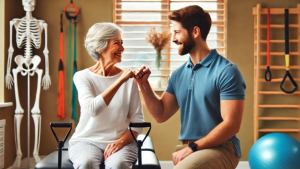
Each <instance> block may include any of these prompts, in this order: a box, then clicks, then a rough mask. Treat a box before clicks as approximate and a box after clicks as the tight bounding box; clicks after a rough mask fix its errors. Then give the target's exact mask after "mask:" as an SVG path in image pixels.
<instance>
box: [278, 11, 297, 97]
mask: <svg viewBox="0 0 300 169" xmlns="http://www.w3.org/2000/svg"><path fill="white" fill-rule="evenodd" d="M284 18H285V20H284V28H285V29H284V30H285V66H286V73H285V75H284V77H283V80H282V82H281V84H280V88H281V90H282V91H284V92H285V93H294V92H295V91H296V90H297V88H298V85H297V83H296V82H295V81H294V79H293V77H292V75H291V74H290V72H289V69H290V68H289V66H290V65H289V64H290V55H289V9H285V10H284ZM287 76H288V77H289V78H290V80H291V82H292V83H293V85H294V89H293V90H292V91H286V90H285V89H283V87H282V86H283V84H284V82H285V79H286V77H287Z"/></svg>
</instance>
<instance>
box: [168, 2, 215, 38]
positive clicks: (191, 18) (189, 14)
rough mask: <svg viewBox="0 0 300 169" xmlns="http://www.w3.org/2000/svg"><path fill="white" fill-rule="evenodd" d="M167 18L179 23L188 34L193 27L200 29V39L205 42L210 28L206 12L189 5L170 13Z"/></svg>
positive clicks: (198, 7) (209, 20)
mask: <svg viewBox="0 0 300 169" xmlns="http://www.w3.org/2000/svg"><path fill="white" fill-rule="evenodd" d="M168 18H169V19H170V20H173V21H177V22H180V23H181V25H182V27H183V28H184V29H186V30H187V31H188V33H189V34H190V33H191V32H192V31H193V29H194V27H195V26H198V27H199V28H200V32H201V38H202V39H203V40H206V38H207V35H208V33H209V30H210V27H211V18H210V15H209V13H208V12H205V11H204V10H203V9H202V8H201V7H200V6H197V5H191V6H187V7H184V8H181V9H178V10H175V11H173V12H170V13H169V15H168Z"/></svg>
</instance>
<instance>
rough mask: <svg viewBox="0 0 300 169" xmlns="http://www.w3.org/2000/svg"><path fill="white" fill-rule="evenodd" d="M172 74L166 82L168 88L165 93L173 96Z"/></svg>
mask: <svg viewBox="0 0 300 169" xmlns="http://www.w3.org/2000/svg"><path fill="white" fill-rule="evenodd" d="M174 76H175V75H174V72H173V73H172V74H171V75H170V77H169V80H168V86H167V89H166V92H168V93H170V94H172V95H174V96H175V91H174V83H173V79H174Z"/></svg>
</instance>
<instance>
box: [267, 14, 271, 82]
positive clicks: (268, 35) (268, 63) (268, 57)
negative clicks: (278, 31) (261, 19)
mask: <svg viewBox="0 0 300 169" xmlns="http://www.w3.org/2000/svg"><path fill="white" fill-rule="evenodd" d="M267 22H268V23H267V70H266V73H265V79H266V81H271V79H272V74H271V70H270V8H268V15H267Z"/></svg>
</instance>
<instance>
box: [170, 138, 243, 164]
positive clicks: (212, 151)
mask: <svg viewBox="0 0 300 169" xmlns="http://www.w3.org/2000/svg"><path fill="white" fill-rule="evenodd" d="M187 146H188V145H187V144H184V145H178V146H176V150H175V151H179V150H181V149H183V148H185V147H187ZM239 160H240V158H238V157H237V156H236V152H235V148H234V145H233V143H232V141H230V142H226V143H223V144H221V145H219V146H216V147H212V148H208V149H203V150H199V151H196V152H194V153H192V154H190V155H189V156H187V157H186V158H185V159H183V160H182V161H180V162H179V163H178V164H177V165H176V166H175V167H174V169H235V168H236V167H237V165H238V163H239Z"/></svg>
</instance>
